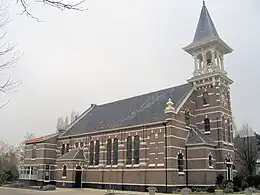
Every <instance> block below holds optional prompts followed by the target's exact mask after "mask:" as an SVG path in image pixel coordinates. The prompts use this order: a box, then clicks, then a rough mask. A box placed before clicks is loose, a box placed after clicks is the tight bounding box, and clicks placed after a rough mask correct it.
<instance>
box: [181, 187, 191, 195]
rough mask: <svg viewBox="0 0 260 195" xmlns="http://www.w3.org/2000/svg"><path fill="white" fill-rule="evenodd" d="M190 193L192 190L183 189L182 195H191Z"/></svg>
mask: <svg viewBox="0 0 260 195" xmlns="http://www.w3.org/2000/svg"><path fill="white" fill-rule="evenodd" d="M189 193H191V189H190V188H183V189H182V190H181V194H182V195H189Z"/></svg>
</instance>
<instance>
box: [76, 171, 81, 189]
mask: <svg viewBox="0 0 260 195" xmlns="http://www.w3.org/2000/svg"><path fill="white" fill-rule="evenodd" d="M81 177H82V170H81V167H80V166H77V167H76V174H75V188H81V183H82V181H81Z"/></svg>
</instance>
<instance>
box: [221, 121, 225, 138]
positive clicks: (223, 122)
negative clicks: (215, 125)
mask: <svg viewBox="0 0 260 195" xmlns="http://www.w3.org/2000/svg"><path fill="white" fill-rule="evenodd" d="M221 122H222V133H223V141H226V124H225V118H224V116H223V117H222V121H221Z"/></svg>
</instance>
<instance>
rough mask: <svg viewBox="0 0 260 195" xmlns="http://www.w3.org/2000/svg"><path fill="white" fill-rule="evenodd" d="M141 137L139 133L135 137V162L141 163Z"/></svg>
mask: <svg viewBox="0 0 260 195" xmlns="http://www.w3.org/2000/svg"><path fill="white" fill-rule="evenodd" d="M139 150H140V138H139V136H138V135H136V136H135V137H134V164H139Z"/></svg>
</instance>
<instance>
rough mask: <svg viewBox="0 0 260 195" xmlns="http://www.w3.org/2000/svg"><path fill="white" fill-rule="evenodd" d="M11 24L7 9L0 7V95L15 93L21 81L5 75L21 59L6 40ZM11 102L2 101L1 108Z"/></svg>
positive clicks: (12, 45)
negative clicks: (6, 30) (6, 28)
mask: <svg viewBox="0 0 260 195" xmlns="http://www.w3.org/2000/svg"><path fill="white" fill-rule="evenodd" d="M8 22H10V20H9V12H8V11H7V8H3V6H1V5H0V56H1V63H0V95H3V94H7V93H10V92H13V91H14V90H15V89H16V88H17V86H18V85H19V84H20V81H14V80H13V79H12V78H11V77H10V76H7V75H4V74H5V71H7V70H8V69H9V68H12V67H13V66H14V65H15V64H16V63H17V62H18V60H19V59H20V53H19V52H18V51H15V49H16V44H13V43H10V42H9V41H7V40H6V35H7V32H5V31H4V29H5V26H6V25H7V24H8ZM9 102H10V99H9V100H6V101H4V100H2V101H1V102H0V108H2V107H4V106H5V105H6V104H8V103H9Z"/></svg>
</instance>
